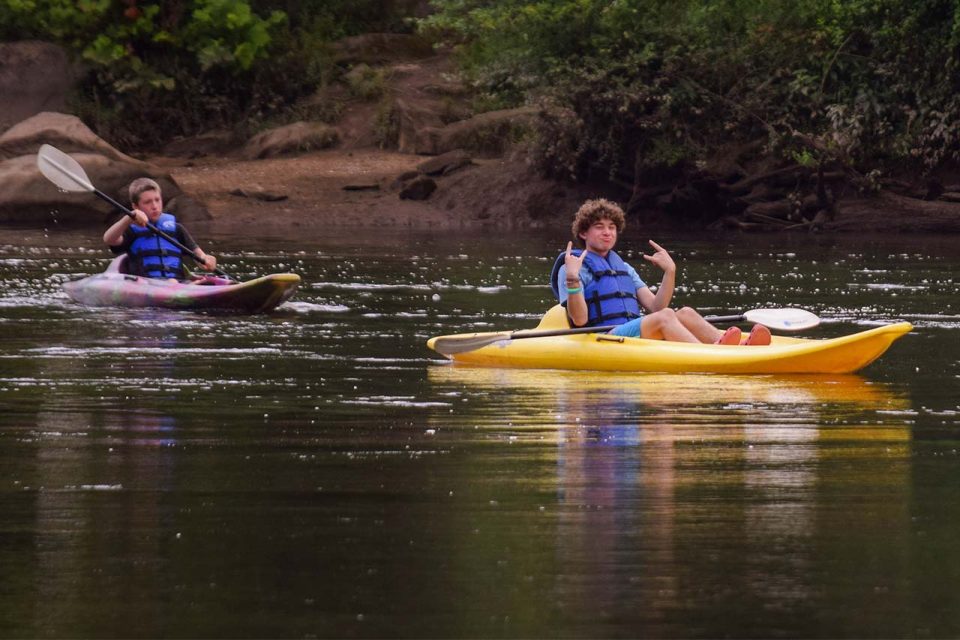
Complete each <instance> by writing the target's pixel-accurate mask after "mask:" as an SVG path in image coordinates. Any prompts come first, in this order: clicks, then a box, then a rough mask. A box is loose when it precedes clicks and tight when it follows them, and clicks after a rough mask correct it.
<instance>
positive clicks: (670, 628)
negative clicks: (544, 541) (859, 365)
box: [428, 365, 910, 636]
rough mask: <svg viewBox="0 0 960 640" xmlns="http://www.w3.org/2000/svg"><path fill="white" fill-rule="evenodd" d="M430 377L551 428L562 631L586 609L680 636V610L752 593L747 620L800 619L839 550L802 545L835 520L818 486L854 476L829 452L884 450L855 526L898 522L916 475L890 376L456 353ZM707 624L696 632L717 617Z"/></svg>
mask: <svg viewBox="0 0 960 640" xmlns="http://www.w3.org/2000/svg"><path fill="white" fill-rule="evenodd" d="M428 376H429V379H430V380H431V382H432V383H434V384H436V385H437V386H438V387H441V388H444V389H459V390H460V392H461V393H464V394H466V395H468V396H469V397H470V399H471V403H470V405H471V406H470V412H471V416H470V418H473V419H478V418H483V417H485V416H486V414H487V412H488V411H491V410H494V407H495V406H500V407H502V410H503V411H504V413H507V414H510V415H513V416H517V415H518V414H519V413H521V411H522V413H523V416H524V417H523V419H522V421H520V422H518V423H515V424H514V429H515V431H516V433H518V434H522V433H523V432H524V431H525V430H527V429H531V428H533V426H534V425H536V432H537V433H539V434H541V437H542V438H544V439H545V440H547V441H552V442H553V443H554V446H555V447H556V476H555V479H554V480H555V486H556V495H557V505H556V508H557V510H558V513H557V518H556V532H555V539H554V545H555V553H556V566H557V567H558V568H559V571H558V574H557V575H556V577H555V579H556V589H557V593H558V595H559V596H560V597H561V599H562V600H563V601H565V602H567V603H568V609H567V610H566V611H565V612H564V614H563V624H564V625H569V626H570V627H571V628H573V629H580V630H582V631H584V632H586V630H587V628H588V627H586V626H580V625H582V624H583V622H582V621H583V620H585V619H590V620H592V626H590V627H589V629H591V630H593V631H596V630H597V629H599V632H598V633H600V635H604V634H616V633H617V632H618V630H622V629H623V628H624V625H625V624H626V625H628V626H630V625H639V627H637V626H631V627H630V628H632V629H634V631H636V632H638V633H642V634H644V635H654V636H669V635H676V634H682V633H683V630H684V629H687V630H689V628H690V622H689V620H687V621H686V622H685V621H684V613H683V612H684V611H689V610H691V608H695V609H697V610H699V611H701V612H702V611H712V612H714V613H715V614H716V615H717V616H718V617H720V618H722V616H723V615H725V613H724V612H727V614H728V615H729V612H731V611H742V610H743V609H744V608H746V604H747V603H749V606H750V607H753V608H755V609H756V611H757V612H758V613H756V614H754V622H755V623H756V624H757V625H758V627H757V628H758V629H761V628H762V629H766V630H768V631H769V630H771V629H777V628H782V629H789V628H797V627H796V625H801V626H802V625H803V616H804V614H805V612H808V611H810V607H811V606H812V605H811V603H815V602H817V601H818V600H819V599H820V598H821V597H822V591H823V585H822V581H821V580H820V579H819V578H818V575H819V574H820V573H821V572H822V571H824V568H825V566H830V565H831V564H833V563H834V562H836V561H837V559H838V558H837V557H836V555H835V553H834V551H833V550H831V549H827V550H825V549H823V548H820V547H818V546H817V545H813V544H811V540H816V539H820V538H822V537H824V536H827V537H830V536H833V535H835V534H836V533H837V529H838V524H837V522H836V521H835V520H834V519H833V517H832V516H831V515H829V507H828V513H827V514H826V515H825V513H824V508H823V501H824V498H823V494H824V493H828V494H829V493H830V492H832V491H835V490H836V483H837V482H838V479H839V482H840V483H846V482H849V481H850V480H851V479H850V478H844V477H843V475H844V474H843V473H842V471H839V470H838V468H837V467H838V466H839V467H841V468H842V467H843V466H846V465H850V464H851V463H855V462H856V461H858V460H859V459H861V458H863V457H875V456H878V455H880V456H883V457H884V458H885V459H887V460H889V461H891V462H890V465H889V468H888V469H887V471H886V473H884V475H883V476H882V478H881V477H878V478H876V479H875V480H876V481H877V482H878V485H882V486H884V487H886V488H888V489H891V491H890V494H889V495H890V500H891V501H890V503H889V505H888V506H887V507H886V508H884V509H883V510H881V511H880V512H879V513H877V512H875V509H876V507H875V505H874V510H873V511H871V510H867V511H866V512H856V511H854V512H852V517H853V518H854V519H855V521H856V522H857V523H858V526H876V525H880V524H881V522H882V523H883V525H884V526H888V527H889V526H893V527H897V528H899V527H903V526H906V525H907V523H908V522H909V514H908V512H907V508H906V506H905V504H906V502H905V500H904V499H905V498H906V496H905V495H903V492H902V489H899V487H902V486H903V484H904V483H905V482H906V480H907V479H908V477H909V473H910V469H909V465H906V464H903V461H904V460H909V457H910V455H909V454H910V450H909V446H910V431H909V428H908V426H906V425H905V424H904V423H903V421H902V420H901V419H899V413H900V412H902V411H903V410H905V409H906V408H907V407H909V399H908V397H906V396H905V394H903V393H902V392H901V391H898V390H897V389H896V388H894V387H892V386H890V385H885V384H880V383H874V382H870V381H869V380H867V379H864V378H862V377H859V376H795V377H773V376H771V377H762V376H716V375H710V376H697V375H685V376H684V375H667V374H648V375H636V374H633V375H630V374H621V375H616V374H614V375H609V374H595V373H591V372H566V371H524V370H516V369H491V368H485V367H476V368H474V367H464V366H456V365H446V366H433V367H431V368H430V369H429V370H428ZM504 389H508V390H509V393H512V394H513V397H512V398H510V399H507V398H506V397H505V396H504V395H503V393H502V391H503V390H504ZM488 394H489V395H488ZM478 401H480V402H479V403H478ZM463 418H464V416H461V419H463ZM470 418H467V419H470ZM487 420H489V418H487ZM492 422H494V421H492ZM550 425H553V433H552V434H551V433H550ZM545 432H546V435H544V434H545ZM858 480H862V479H860V478H858ZM828 504H829V501H828ZM841 526H842V525H841ZM745 550H746V551H745ZM847 553H849V551H847ZM867 570H868V571H869V569H867ZM734 584H736V585H737V587H736V589H735V590H734V591H731V587H732V585H734ZM777 612H779V613H777ZM700 624H703V625H705V626H703V627H701V628H700V630H701V632H702V633H704V634H706V635H714V634H715V633H716V632H717V630H718V627H715V626H712V624H711V623H710V622H708V621H706V620H701V623H700ZM791 625H794V626H793V627H791ZM695 635H696V634H695Z"/></svg>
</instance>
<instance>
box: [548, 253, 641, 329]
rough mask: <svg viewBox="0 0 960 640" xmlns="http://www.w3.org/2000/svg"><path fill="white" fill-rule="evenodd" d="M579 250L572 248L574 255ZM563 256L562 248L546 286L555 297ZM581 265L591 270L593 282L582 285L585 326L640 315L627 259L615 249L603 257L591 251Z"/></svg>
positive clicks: (627, 319)
mask: <svg viewBox="0 0 960 640" xmlns="http://www.w3.org/2000/svg"><path fill="white" fill-rule="evenodd" d="M581 253H583V251H582V250H580V249H574V250H573V254H574V255H577V256H579V255H580V254H581ZM565 258H566V251H564V252H563V253H561V254H560V255H559V256H557V260H556V262H554V263H553V271H551V273H550V288H551V289H552V290H553V295H554V296H555V297H556V298H557V300H559V299H560V289H559V285H558V284H557V276H558V275H559V274H560V267H562V266H563V263H564V261H565ZM581 269H589V270H590V273H592V274H593V282H591V283H590V284H589V285H587V286H586V287H584V289H583V298H584V300H586V302H587V326H590V327H595V326H598V325H611V324H613V325H616V324H624V323H626V322H629V321H630V320H632V319H633V318H639V317H640V316H641V315H643V312H642V311H641V309H640V302H639V301H638V300H637V289H636V285H634V283H633V278H631V277H630V275H629V274H628V273H627V263H625V262H624V261H623V259H622V258H620V256H618V255H617V253H616V252H615V251H610V252H609V253H607V257H606V258H601V257H600V256H598V255H597V254H595V253H593V252H592V251H591V252H590V253H589V254H587V257H586V258H584V260H583V266H582V267H581Z"/></svg>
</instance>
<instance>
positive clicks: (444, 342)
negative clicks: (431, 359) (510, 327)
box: [429, 331, 510, 356]
mask: <svg viewBox="0 0 960 640" xmlns="http://www.w3.org/2000/svg"><path fill="white" fill-rule="evenodd" d="M509 339H510V332H509V331H504V332H500V333H477V334H475V335H466V336H440V337H438V338H433V339H432V340H431V341H430V344H429V346H430V348H431V349H433V350H434V351H436V352H437V353H439V354H442V355H445V356H452V355H453V354H455V353H463V352H464V351H474V350H476V349H481V348H483V347H485V346H487V345H488V344H493V343H494V342H499V341H500V340H509Z"/></svg>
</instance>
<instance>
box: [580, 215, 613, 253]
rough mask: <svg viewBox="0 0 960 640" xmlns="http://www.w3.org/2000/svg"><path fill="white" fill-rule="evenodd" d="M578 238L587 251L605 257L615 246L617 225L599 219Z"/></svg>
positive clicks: (607, 220) (608, 220) (605, 219)
mask: <svg viewBox="0 0 960 640" xmlns="http://www.w3.org/2000/svg"><path fill="white" fill-rule="evenodd" d="M580 238H582V239H583V243H584V244H585V245H586V247H587V249H589V250H590V251H592V252H593V253H597V254H600V255H601V256H605V255H607V253H608V252H609V251H610V250H611V249H613V245H615V244H617V225H616V224H615V223H614V222H613V220H610V219H609V218H601V219H600V220H597V221H596V222H594V223H593V224H592V225H590V227H589V228H588V229H587V230H586V231H584V232H583V233H581V234H580Z"/></svg>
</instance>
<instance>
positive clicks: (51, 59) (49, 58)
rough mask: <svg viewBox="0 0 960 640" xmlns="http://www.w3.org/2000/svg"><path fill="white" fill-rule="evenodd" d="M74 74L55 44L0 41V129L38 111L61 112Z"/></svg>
mask: <svg viewBox="0 0 960 640" xmlns="http://www.w3.org/2000/svg"><path fill="white" fill-rule="evenodd" d="M75 76H76V73H75V71H74V67H73V65H72V64H71V63H70V60H69V59H68V57H67V52H66V51H65V50H64V49H62V48H61V47H58V46H57V45H55V44H50V43H49V42H38V41H34V40H24V41H21V42H3V43H0V132H2V131H4V130H5V129H7V128H8V127H11V126H13V125H14V124H16V123H17V122H20V121H21V120H23V119H24V118H29V117H30V116H32V115H35V114H37V113H40V112H41V111H61V110H63V108H64V105H66V100H67V94H68V93H69V92H70V90H71V88H72V87H73V84H74V78H75Z"/></svg>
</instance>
